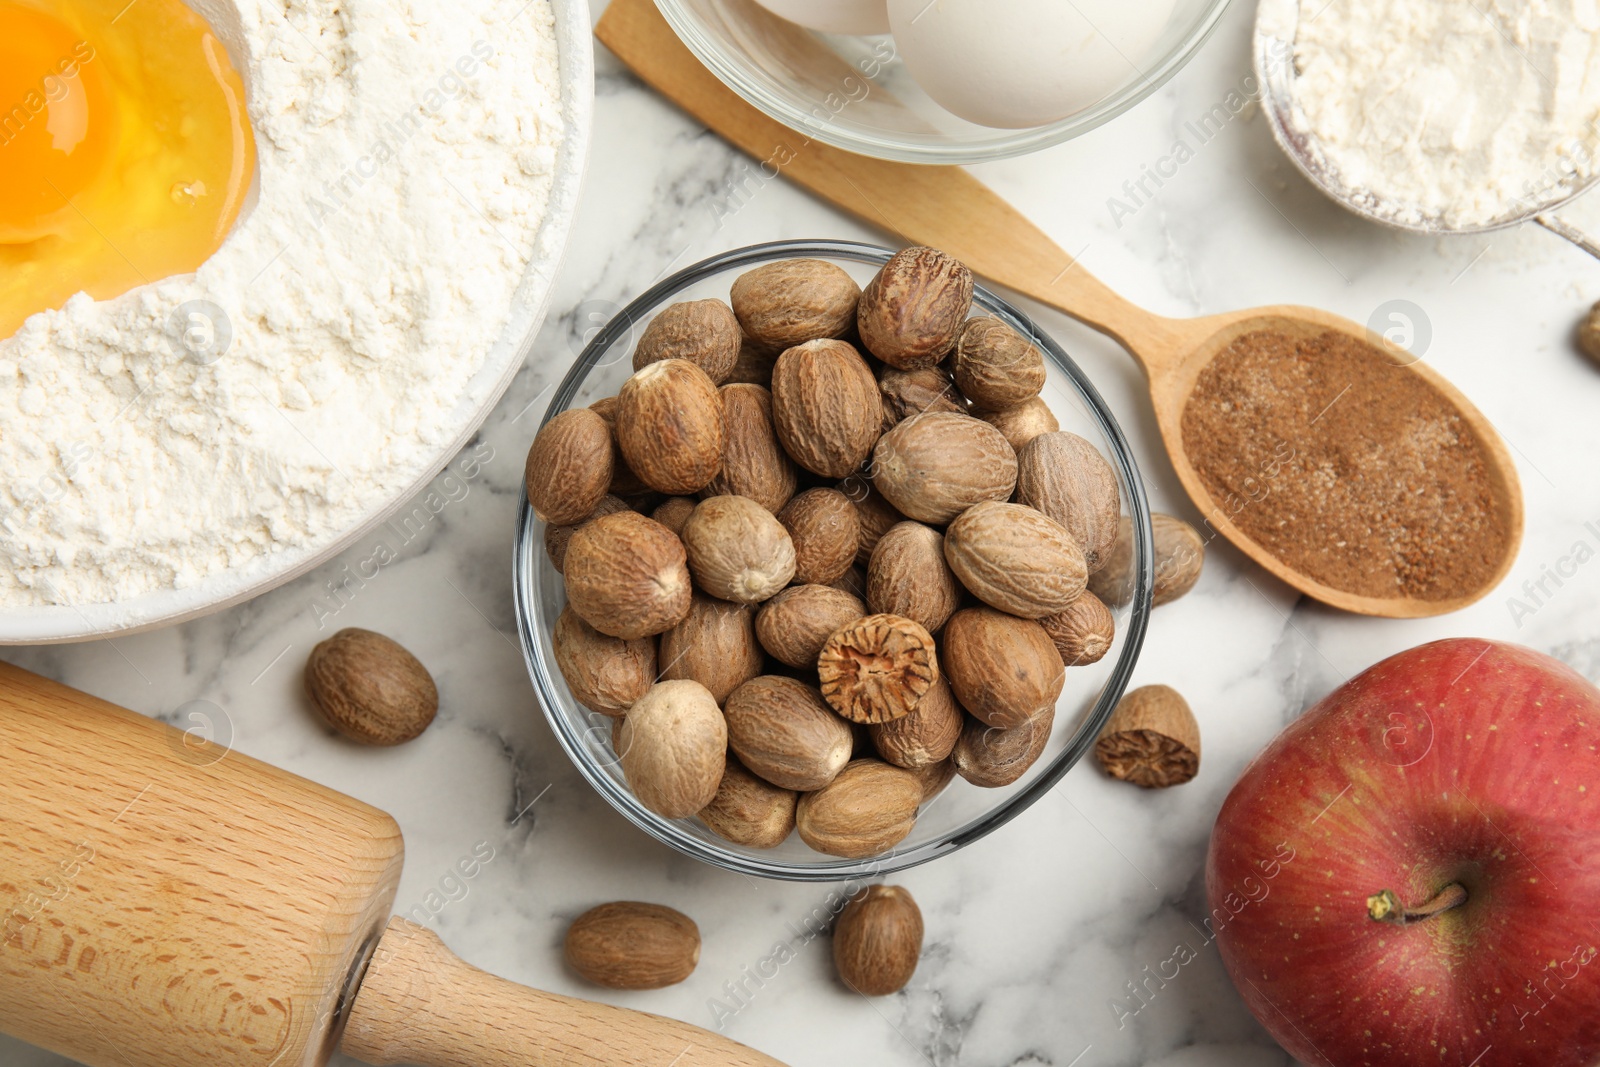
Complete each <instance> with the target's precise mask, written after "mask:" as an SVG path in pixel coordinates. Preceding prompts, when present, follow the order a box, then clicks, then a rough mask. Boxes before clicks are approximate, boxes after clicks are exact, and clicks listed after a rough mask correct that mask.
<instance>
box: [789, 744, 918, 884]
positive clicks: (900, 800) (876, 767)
mask: <svg viewBox="0 0 1600 1067" xmlns="http://www.w3.org/2000/svg"><path fill="white" fill-rule="evenodd" d="M921 804H922V782H921V780H920V779H918V778H917V776H916V775H914V774H912V773H911V772H910V771H903V770H901V769H900V768H899V767H892V766H890V765H889V764H887V763H883V762H880V761H878V760H873V759H861V760H854V761H852V762H851V763H849V764H847V765H846V766H845V768H844V770H842V771H840V772H839V775H838V777H836V778H835V779H834V780H833V781H832V782H830V783H829V784H828V785H826V786H824V787H823V788H822V789H819V790H817V791H816V792H814V793H807V794H806V795H805V796H803V797H801V798H800V805H799V807H798V808H797V809H796V811H795V826H796V828H797V829H798V830H799V831H800V839H801V840H802V841H804V842H805V843H806V844H807V845H810V846H811V847H812V848H814V849H816V850H817V851H818V852H822V853H825V854H827V855H829V856H839V857H842V858H844V859H864V858H866V857H867V856H876V855H879V854H881V853H884V852H887V851H889V849H891V848H893V847H894V846H896V845H898V844H899V843H900V842H902V841H904V840H905V839H906V838H907V837H908V836H910V834H911V831H912V830H913V829H915V827H916V824H917V808H918V807H919V806H920V805H921Z"/></svg>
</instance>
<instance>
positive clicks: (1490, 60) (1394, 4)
mask: <svg viewBox="0 0 1600 1067" xmlns="http://www.w3.org/2000/svg"><path fill="white" fill-rule="evenodd" d="M1298 2H1299V6H1300V21H1299V27H1298V32H1297V34H1296V37H1295V49H1294V54H1295V65H1296V70H1297V72H1298V78H1297V79H1296V82H1295V88H1294V96H1295V106H1294V109H1293V113H1292V115H1291V117H1290V123H1291V125H1292V127H1294V128H1296V129H1297V131H1298V132H1299V133H1301V134H1302V135H1305V136H1306V137H1307V138H1308V139H1309V141H1310V143H1311V144H1312V146H1313V150H1314V152H1315V153H1316V154H1317V155H1319V156H1320V162H1321V163H1322V165H1323V166H1324V167H1325V168H1326V169H1327V170H1329V171H1331V172H1332V174H1333V175H1334V176H1335V177H1336V178H1337V179H1338V180H1339V181H1340V183H1341V184H1343V185H1344V186H1346V187H1348V188H1351V189H1355V190H1358V191H1360V192H1361V193H1362V194H1363V195H1362V199H1363V201H1364V203H1365V204H1366V206H1367V207H1369V208H1373V209H1379V210H1380V213H1386V214H1389V215H1392V216H1393V217H1395V218H1396V219H1397V220H1398V221H1402V222H1410V223H1419V222H1427V221H1439V222H1443V223H1445V224H1446V225H1448V226H1451V227H1459V226H1467V227H1470V226H1478V225H1483V224H1485V223H1489V222H1491V221H1494V220H1497V219H1501V218H1504V217H1506V216H1508V215H1513V214H1518V213H1521V212H1523V211H1526V210H1528V209H1529V208H1532V207H1533V206H1535V205H1537V204H1538V203H1541V202H1543V201H1546V200H1549V199H1551V198H1552V196H1554V195H1557V194H1560V193H1563V192H1568V191H1572V190H1575V189H1576V188H1578V187H1579V186H1581V185H1582V184H1583V183H1584V182H1585V181H1586V180H1588V179H1590V178H1592V177H1594V176H1595V175H1596V174H1600V130H1597V128H1596V122H1597V121H1600V11H1597V4H1596V0H1332V2H1331V3H1329V2H1328V0H1298ZM1382 206H1387V207H1388V208H1389V209H1390V210H1389V211H1387V212H1382V211H1381V207H1382Z"/></svg>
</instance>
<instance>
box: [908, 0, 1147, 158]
mask: <svg viewBox="0 0 1600 1067" xmlns="http://www.w3.org/2000/svg"><path fill="white" fill-rule="evenodd" d="M1173 3H1174V0H1072V2H1071V3H1068V2H1067V0H888V4H889V22H890V25H891V26H892V27H893V30H894V39H895V43H896V45H897V46H898V47H899V50H900V55H901V58H902V59H904V61H905V64H906V69H907V70H909V71H910V72H911V76H912V77H913V78H915V79H916V81H917V84H919V85H921V86H922V88H923V90H924V91H925V92H926V93H927V94H928V95H929V96H931V97H932V98H933V99H934V100H935V101H936V102H937V103H938V104H940V105H941V106H942V107H944V108H946V109H947V110H949V111H952V112H954V113H955V114H957V115H959V116H960V117H962V118H964V119H966V120H967V121H968V122H975V123H978V124H979V125H981V126H998V127H1003V128H1007V129H1020V128H1025V127H1029V126H1043V125H1045V124H1047V123H1051V122H1058V121H1060V120H1061V119H1064V118H1066V117H1068V116H1069V115H1073V114H1076V113H1077V112H1079V111H1082V110H1084V109H1085V108H1088V107H1090V106H1092V105H1094V104H1095V103H1097V102H1098V101H1100V100H1102V99H1104V98H1105V97H1106V96H1107V95H1109V94H1110V93H1111V92H1113V91H1114V90H1116V89H1117V88H1118V87H1119V86H1121V85H1123V84H1124V83H1126V82H1129V81H1133V80H1136V79H1138V78H1139V77H1140V76H1141V75H1142V74H1143V72H1144V71H1146V70H1148V69H1149V61H1150V56H1149V52H1150V50H1151V46H1152V45H1154V44H1155V42H1156V41H1157V39H1158V38H1159V37H1160V36H1161V31H1162V30H1164V29H1165V28H1166V25H1167V20H1168V19H1169V18H1170V17H1171V15H1172V7H1173Z"/></svg>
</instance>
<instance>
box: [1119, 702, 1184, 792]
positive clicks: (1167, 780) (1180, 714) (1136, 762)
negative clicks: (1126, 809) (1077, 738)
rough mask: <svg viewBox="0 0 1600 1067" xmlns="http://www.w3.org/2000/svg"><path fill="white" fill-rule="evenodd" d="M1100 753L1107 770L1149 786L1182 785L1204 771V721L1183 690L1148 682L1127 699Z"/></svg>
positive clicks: (1161, 787) (1122, 703)
mask: <svg viewBox="0 0 1600 1067" xmlns="http://www.w3.org/2000/svg"><path fill="white" fill-rule="evenodd" d="M1094 755H1095V759H1097V760H1099V761H1100V766H1102V767H1104V768H1105V770H1106V773H1107V774H1109V775H1111V776H1112V777H1113V778H1120V779H1122V780H1123V781H1125V782H1132V783H1133V784H1134V785H1137V786H1142V787H1143V788H1145V789H1165V788H1166V787H1168V786H1173V785H1182V784H1183V783H1184V782H1187V781H1189V780H1190V779H1191V778H1193V777H1194V776H1195V775H1196V774H1198V773H1199V772H1200V724H1199V723H1198V722H1196V721H1195V717H1194V712H1192V711H1190V710H1189V702H1188V701H1186V700H1184V699H1183V697H1182V696H1180V695H1179V694H1178V691H1177V690H1175V689H1172V688H1171V687H1169V686H1165V685H1147V686H1144V687H1143V688H1141V689H1135V690H1134V691H1133V692H1131V693H1129V694H1128V695H1127V696H1125V697H1123V698H1122V701H1121V702H1120V703H1119V704H1118V705H1117V710H1116V712H1115V713H1114V714H1113V715H1112V716H1111V721H1110V722H1108V723H1106V728H1105V729H1104V730H1102V731H1101V732H1100V738H1099V740H1097V741H1096V742H1095V743H1094Z"/></svg>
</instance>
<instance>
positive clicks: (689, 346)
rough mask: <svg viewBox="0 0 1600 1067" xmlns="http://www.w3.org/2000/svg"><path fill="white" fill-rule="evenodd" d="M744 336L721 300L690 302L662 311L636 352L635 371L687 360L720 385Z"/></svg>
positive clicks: (731, 312) (651, 323) (649, 326)
mask: <svg viewBox="0 0 1600 1067" xmlns="http://www.w3.org/2000/svg"><path fill="white" fill-rule="evenodd" d="M743 340H744V334H743V332H742V331H741V330H740V329H739V320H738V319H736V318H734V317H733V309H732V308H730V307H729V306H728V305H727V304H724V303H723V302H722V301H720V300H687V301H684V302H682V303H678V304H669V305H668V306H667V307H664V308H662V309H661V311H660V312H659V313H658V314H657V315H656V317H655V318H653V319H651V320H650V325H648V326H646V327H645V328H644V333H643V334H642V335H641V336H640V337H639V344H638V345H637V346H636V347H635V348H634V350H633V369H634V370H643V369H644V368H645V367H648V366H649V365H650V364H652V363H659V362H661V361H662V360H664V359H686V360H688V361H689V362H691V363H693V364H695V365H696V366H697V367H699V368H700V369H701V370H703V371H705V372H706V377H708V378H710V379H711V380H712V381H713V382H716V383H717V384H718V385H720V384H722V383H723V382H725V381H727V380H728V375H729V374H731V373H732V372H733V365H734V362H735V361H736V360H737V359H738V358H739V346H740V344H741V343H742V342H743Z"/></svg>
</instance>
